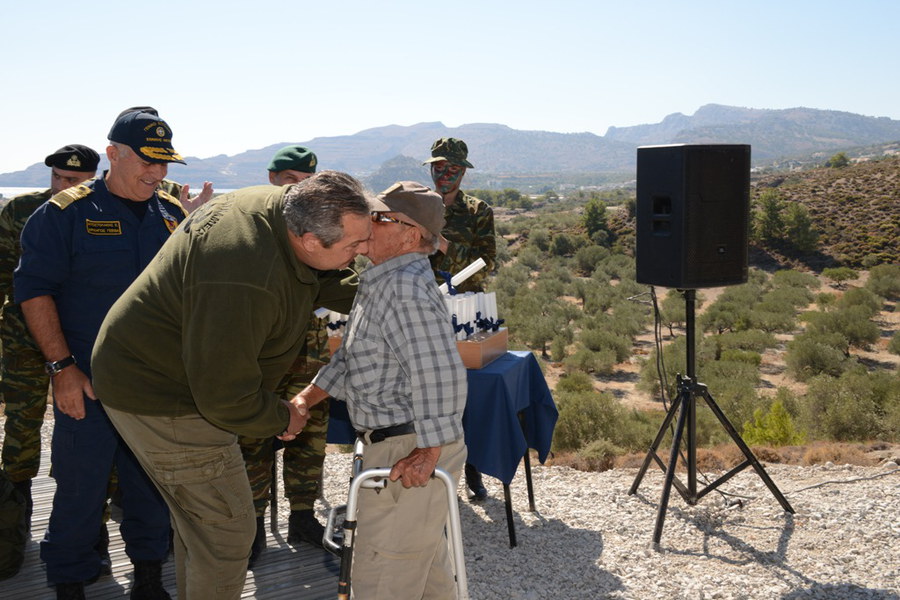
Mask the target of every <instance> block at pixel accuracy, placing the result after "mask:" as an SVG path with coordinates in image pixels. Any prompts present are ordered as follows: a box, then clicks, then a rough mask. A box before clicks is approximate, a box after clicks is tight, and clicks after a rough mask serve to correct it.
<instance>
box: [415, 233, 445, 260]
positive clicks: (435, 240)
mask: <svg viewBox="0 0 900 600" xmlns="http://www.w3.org/2000/svg"><path fill="white" fill-rule="evenodd" d="M418 230H419V233H420V234H421V235H422V239H420V240H419V250H421V251H422V252H424V253H425V254H427V255H428V256H431V255H432V254H434V253H435V252H437V251H438V250H439V249H440V247H441V238H439V237H438V236H436V235H434V234H433V233H431V232H430V231H428V230H427V229H425V228H424V227H422V226H419V227H418Z"/></svg>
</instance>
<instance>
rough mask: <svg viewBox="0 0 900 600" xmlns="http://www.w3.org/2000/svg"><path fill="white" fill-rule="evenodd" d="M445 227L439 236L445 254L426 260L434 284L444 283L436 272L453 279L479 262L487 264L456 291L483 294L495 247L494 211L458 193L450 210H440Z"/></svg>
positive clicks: (484, 204)
mask: <svg viewBox="0 0 900 600" xmlns="http://www.w3.org/2000/svg"><path fill="white" fill-rule="evenodd" d="M444 219H446V223H445V225H444V229H443V231H442V232H441V233H443V234H444V237H445V238H447V241H449V242H450V244H449V246H448V247H447V254H444V253H443V252H440V251H439V252H436V253H435V254H433V255H432V256H431V257H429V260H430V261H431V268H432V269H434V272H435V278H436V279H437V282H438V283H444V282H445V279H444V278H443V277H442V276H441V275H439V274H438V271H446V272H448V273H450V274H451V275H455V274H457V273H459V272H460V271H462V270H463V269H464V268H466V267H467V266H469V265H470V264H471V263H473V262H475V261H476V260H478V259H479V258H483V259H484V262H485V263H487V266H485V268H483V269H481V270H480V271H478V272H477V273H475V274H474V275H473V276H471V277H470V278H469V279H467V280H466V281H464V282H463V283H462V284H461V285H459V286H458V287H457V289H458V290H459V291H460V292H481V291H484V283H485V281H486V280H487V276H488V274H489V273H490V272H491V271H493V270H494V267H495V261H496V257H497V244H496V241H495V239H494V211H493V209H492V208H491V207H490V205H488V203H487V202H485V201H484V200H479V199H478V198H476V197H475V196H469V195H468V194H466V193H464V192H463V191H459V192H458V193H457V195H456V199H455V200H454V201H453V203H452V204H451V205H450V206H447V207H445V208H444Z"/></svg>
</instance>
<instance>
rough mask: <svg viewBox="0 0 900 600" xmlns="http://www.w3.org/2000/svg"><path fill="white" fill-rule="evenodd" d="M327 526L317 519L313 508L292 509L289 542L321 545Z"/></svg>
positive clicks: (289, 520)
mask: <svg viewBox="0 0 900 600" xmlns="http://www.w3.org/2000/svg"><path fill="white" fill-rule="evenodd" d="M324 535H325V528H324V527H323V526H322V524H321V523H319V521H318V520H317V519H316V513H315V511H313V510H312V509H308V510H292V511H291V516H290V517H288V538H287V541H288V544H299V543H300V542H309V543H310V544H313V545H316V546H319V547H321V546H322V537H324Z"/></svg>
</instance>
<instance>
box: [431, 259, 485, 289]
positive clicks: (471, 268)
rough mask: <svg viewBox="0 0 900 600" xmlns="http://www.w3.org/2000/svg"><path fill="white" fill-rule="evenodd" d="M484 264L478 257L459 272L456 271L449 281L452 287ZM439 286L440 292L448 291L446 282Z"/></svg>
mask: <svg viewBox="0 0 900 600" xmlns="http://www.w3.org/2000/svg"><path fill="white" fill-rule="evenodd" d="M486 265H487V263H485V262H484V259H483V258H479V259H478V260H476V261H475V262H473V263H472V264H470V265H469V266H468V267H466V268H465V269H463V270H462V271H460V272H459V273H457V274H456V275H454V276H453V277H451V278H450V283H451V284H453V286H454V287H456V286H457V285H459V284H461V283H462V282H463V281H465V280H466V279H468V278H469V277H471V276H472V275H474V274H475V273H477V272H478V271H480V270H481V269H483V268H484V267H485V266H486ZM439 288H440V290H441V293H442V294H446V293H447V292H448V291H449V288H448V287H447V284H446V283H442V284H441V285H440V286H439Z"/></svg>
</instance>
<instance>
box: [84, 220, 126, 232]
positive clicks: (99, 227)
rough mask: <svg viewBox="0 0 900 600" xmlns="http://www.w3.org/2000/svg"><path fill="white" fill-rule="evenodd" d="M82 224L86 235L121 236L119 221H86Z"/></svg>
mask: <svg viewBox="0 0 900 600" xmlns="http://www.w3.org/2000/svg"><path fill="white" fill-rule="evenodd" d="M84 224H85V228H86V229H87V233H88V235H122V222H121V221H93V220H91V219H87V220H85V223H84Z"/></svg>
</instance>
